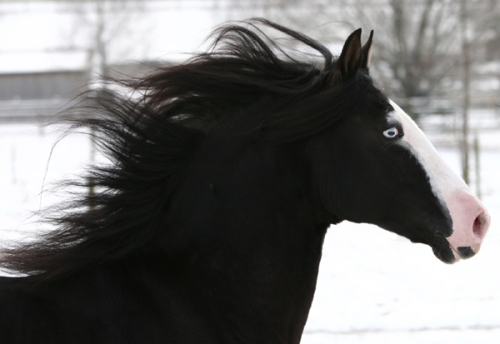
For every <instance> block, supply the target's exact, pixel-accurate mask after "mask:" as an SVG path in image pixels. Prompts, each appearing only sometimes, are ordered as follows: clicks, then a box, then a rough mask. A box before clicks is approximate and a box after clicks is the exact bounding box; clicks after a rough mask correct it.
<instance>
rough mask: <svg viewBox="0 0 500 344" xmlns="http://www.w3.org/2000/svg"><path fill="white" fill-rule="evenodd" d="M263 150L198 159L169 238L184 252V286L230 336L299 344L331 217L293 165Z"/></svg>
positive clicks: (169, 248) (168, 247)
mask: <svg viewBox="0 0 500 344" xmlns="http://www.w3.org/2000/svg"><path fill="white" fill-rule="evenodd" d="M244 154H246V155H244ZM259 154H260V152H250V153H242V154H241V155H242V156H243V158H239V159H236V160H237V162H236V163H234V164H233V165H231V164H230V163H226V162H225V161H223V162H222V163H223V164H224V168H221V167H219V166H220V165H219V166H215V167H214V166H213V165H209V164H208V165H206V164H200V165H199V166H195V167H194V168H193V169H192V170H191V172H190V174H189V175H188V176H187V179H186V183H185V184H184V185H182V186H181V187H180V190H181V191H179V194H178V197H177V199H176V202H172V208H171V209H170V214H169V215H170V216H169V219H170V224H169V225H168V229H166V231H165V233H166V237H165V238H164V239H163V240H161V241H162V242H163V243H164V245H165V247H164V249H165V251H166V252H168V253H169V254H171V256H177V257H183V258H182V259H184V261H182V260H180V262H178V264H179V266H178V268H176V270H177V271H182V273H181V274H180V275H178V281H179V284H180V288H183V290H184V293H186V294H185V297H186V300H190V299H192V300H198V301H197V302H198V303H197V307H200V304H202V305H203V306H201V308H202V309H203V310H204V312H206V314H205V316H206V318H207V321H211V322H212V321H213V323H212V324H211V325H210V327H212V328H218V330H219V332H220V333H224V335H225V336H227V338H226V339H225V340H224V342H228V343H231V342H233V341H234V342H236V341H237V340H236V338H240V340H238V341H237V342H241V343H246V341H244V340H242V339H241V338H246V339H248V342H252V343H257V342H258V343H267V342H272V343H276V342H280V343H281V342H282V343H298V341H299V340H300V336H301V333H302V330H303V326H304V324H305V322H306V319H307V314H308V312H309V308H310V305H311V302H312V298H313V295H314V290H315V285H316V278H317V271H318V267H319V262H320V258H321V248H322V243H323V238H324V234H325V231H326V224H320V223H319V222H318V221H317V219H316V217H315V216H314V214H313V211H312V210H311V206H310V201H309V200H307V197H306V196H305V192H304V187H302V186H300V185H298V184H300V182H299V181H298V180H303V178H297V176H295V175H291V174H292V173H294V172H293V171H294V170H295V169H293V168H289V166H278V164H279V163H278V164H277V163H276V159H278V158H277V157H276V158H275V157H273V156H271V157H270V156H262V154H260V155H259ZM241 155H240V156H241ZM209 158H211V159H215V158H213V157H207V159H209ZM219 163H220V160H219ZM256 169H257V170H256ZM273 173H274V175H273ZM200 190H203V192H200Z"/></svg>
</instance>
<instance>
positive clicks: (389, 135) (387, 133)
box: [384, 127, 399, 139]
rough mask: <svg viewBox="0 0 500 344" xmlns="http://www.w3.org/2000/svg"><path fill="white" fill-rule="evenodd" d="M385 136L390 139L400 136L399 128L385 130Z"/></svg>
mask: <svg viewBox="0 0 500 344" xmlns="http://www.w3.org/2000/svg"><path fill="white" fill-rule="evenodd" d="M384 136H385V137H387V138H388V139H394V138H396V137H398V136H399V130H398V128H396V127H392V128H389V129H387V130H386V131H384Z"/></svg>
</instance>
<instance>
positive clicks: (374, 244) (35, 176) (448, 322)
mask: <svg viewBox="0 0 500 344" xmlns="http://www.w3.org/2000/svg"><path fill="white" fill-rule="evenodd" d="M499 134H500V132H498V131H490V132H485V133H483V134H482V135H481V142H483V145H484V146H485V147H486V148H485V150H484V151H483V152H482V155H481V165H482V181H483V182H482V189H483V195H484V196H483V201H484V203H485V205H486V206H487V207H488V209H489V211H490V214H491V216H492V219H493V222H492V227H491V229H490V232H489V234H488V235H487V237H486V241H485V243H484V245H483V248H482V250H481V252H480V254H479V255H478V256H477V257H474V258H473V259H471V260H468V261H463V262H460V263H458V264H454V265H451V266H450V265H445V264H443V263H441V262H440V261H438V260H437V259H436V258H435V257H434V255H433V254H432V252H431V249H430V248H429V247H427V246H424V245H415V244H411V243H410V242H409V241H408V240H406V239H403V238H400V237H398V236H396V235H394V234H392V233H388V232H385V231H384V230H381V229H379V228H377V227H374V226H370V225H356V224H352V223H342V224H340V225H338V226H334V227H331V228H330V229H329V233H328V235H327V237H326V242H325V246H324V257H323V261H322V264H321V269H320V275H319V281H318V288H317V292H316V296H315V300H314V304H313V307H312V309H311V313H310V316H309V321H308V323H307V326H306V330H305V331H306V332H305V335H304V338H303V343H305V344H322V343H348V344H351V343H384V344H390V343H398V344H400V343H405V344H408V343H409V344H411V343H419V344H431V343H439V344H441V343H454V344H466V343H467V344H472V343H482V344H483V343H484V344H494V343H500V250H499V248H500V233H499V232H500V231H499V228H498V226H499V225H498V224H497V223H499V222H497V216H498V214H500V178H499V176H500V173H499V171H500V149H497V148H499V147H500V140H499V139H498V136H499ZM59 136H60V131H58V130H57V128H51V127H49V128H41V127H38V126H36V125H28V124H25V125H2V126H0V219H1V222H0V242H1V243H5V242H6V241H8V240H18V239H23V238H25V237H27V236H29V233H30V231H32V230H33V228H34V227H35V225H33V223H32V222H33V220H34V218H32V217H30V216H31V212H34V211H36V210H38V209H40V208H44V207H45V206H47V205H49V204H51V203H53V202H55V201H57V198H56V196H54V195H51V194H50V192H43V193H42V190H44V189H48V188H50V187H51V186H52V185H53V183H54V182H55V181H57V180H60V179H62V178H67V177H70V176H72V175H74V174H77V173H79V171H81V169H82V168H83V167H84V166H85V164H86V163H87V162H88V159H89V156H90V147H91V145H90V142H89V141H88V138H87V137H85V136H83V135H70V136H68V137H66V138H65V139H63V140H61V141H60V142H59V143H58V144H57V145H56V146H55V148H54V149H53V150H52V148H53V147H54V143H55V142H56V141H57V139H58V138H59ZM438 148H439V147H438ZM51 150H52V154H51ZM439 150H440V152H441V154H442V155H443V156H444V158H445V160H446V161H447V162H448V163H449V164H450V165H451V166H452V167H453V168H454V169H455V170H457V171H458V170H459V158H458V154H457V152H456V151H455V150H454V149H452V148H440V149H439Z"/></svg>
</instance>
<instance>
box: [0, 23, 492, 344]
mask: <svg viewBox="0 0 500 344" xmlns="http://www.w3.org/2000/svg"><path fill="white" fill-rule="evenodd" d="M263 29H266V30H270V29H274V30H277V31H279V32H281V33H282V34H286V35H288V36H289V37H290V39H293V40H294V41H295V42H296V43H298V44H302V45H303V46H305V47H308V49H309V52H308V53H304V54H303V56H300V55H299V54H298V53H296V54H293V55H292V54H291V53H290V52H289V51H288V50H285V49H284V48H282V47H280V46H279V45H278V44H277V43H275V42H273V41H272V40H271V39H269V38H268V37H267V36H266V35H265V34H264V33H263V31H262V30H263ZM371 46H372V34H370V38H369V40H368V42H367V43H366V44H365V45H364V46H362V45H361V30H357V31H355V32H354V33H352V34H351V35H350V36H349V38H348V39H347V40H346V42H345V45H344V47H343V50H342V53H341V54H340V56H339V57H338V58H334V57H333V56H332V54H331V53H330V51H329V50H328V49H327V48H325V47H324V46H323V45H321V44H320V43H318V42H316V41H315V40H313V39H311V38H309V37H306V36H304V35H302V34H300V33H298V32H295V31H292V30H290V29H287V28H284V27H282V26H279V25H277V24H274V23H271V22H268V21H265V20H253V21H250V22H247V23H244V24H235V25H228V26H224V27H222V28H221V29H219V30H218V31H217V33H216V36H215V43H214V46H213V48H212V49H211V50H210V51H209V52H207V53H203V54H200V55H198V56H196V57H194V58H193V59H191V60H190V61H188V62H187V63H184V64H181V65H176V66H173V67H167V68H164V69H162V70H159V71H157V72H156V73H154V74H152V75H151V76H149V77H146V78H144V79H142V80H135V81H129V82H122V84H124V83H125V84H126V86H128V87H131V88H132V89H133V90H135V93H134V94H133V95H132V96H130V93H127V92H124V93H127V94H128V96H123V95H122V96H120V95H118V94H116V93H111V92H109V93H107V94H104V95H102V94H101V95H99V96H98V97H90V99H87V100H88V101H87V102H86V103H85V104H84V105H82V106H81V108H80V109H78V111H82V108H83V110H85V111H87V113H89V114H91V115H92V116H88V117H87V119H82V120H80V121H79V122H78V123H76V124H75V125H76V126H83V127H85V128H90V129H91V130H89V132H92V133H94V135H95V138H96V140H97V142H98V144H99V145H100V147H101V148H102V151H103V152H104V154H106V155H107V157H109V159H110V161H111V163H110V164H108V165H105V166H100V167H93V168H92V169H91V172H89V175H88V176H85V178H83V179H82V180H84V181H83V182H81V183H79V182H77V183H76V184H77V185H78V186H81V187H84V188H87V187H93V188H94V190H95V193H94V194H90V195H85V196H81V197H77V198H76V199H75V200H74V201H72V202H71V203H70V204H69V205H68V204H66V205H65V206H64V207H62V208H64V209H61V207H60V209H57V211H56V212H55V213H54V212H50V214H53V215H48V216H47V218H48V219H49V220H51V221H52V222H54V223H55V224H56V225H57V228H56V229H55V230H54V231H52V232H49V233H47V234H44V235H42V236H41V237H40V238H39V240H37V241H34V242H30V243H28V244H23V245H19V246H17V247H13V248H10V249H4V250H3V252H2V258H1V267H3V268H8V269H10V270H12V271H15V272H17V273H19V274H22V275H23V277H17V278H7V277H3V278H1V279H0V343H3V344H6V343H16V344H21V343H38V344H40V343H51V344H53V343H106V344H110V343H183V344H186V343H203V344H210V343H218V344H220V343H252V344H255V343H259V344H264V343H273V344H276V343H299V342H300V338H301V335H302V331H303V327H304V324H305V323H306V320H307V315H308V312H309V308H310V305H311V301H312V299H313V295H314V290H315V284H316V278H317V274H318V266H319V262H320V259H321V249H322V244H323V238H324V236H325V233H326V231H327V228H328V227H329V226H330V225H331V224H337V223H339V222H341V221H343V220H349V221H354V222H368V223H373V224H376V225H378V226H380V227H382V228H384V229H387V230H390V231H392V232H395V233H398V234H401V235H403V236H405V237H407V238H408V239H410V240H411V241H413V242H419V243H425V244H428V245H430V246H431V247H432V248H433V250H434V253H435V254H436V256H437V257H438V258H440V259H441V260H443V261H445V262H454V261H456V260H458V259H460V257H462V258H468V257H470V256H472V255H474V254H475V253H476V252H477V250H478V249H479V245H480V242H481V240H482V238H483V236H484V234H485V232H486V230H487V229H488V226H489V221H490V220H489V216H488V214H487V212H486V210H485V209H484V208H483V207H482V206H481V204H480V203H479V201H477V199H476V198H475V197H474V196H472V195H471V194H470V192H469V191H468V189H467V188H466V186H465V184H464V183H463V182H461V181H460V180H459V179H458V178H457V177H456V176H454V175H453V174H452V173H451V172H450V170H449V169H448V168H447V167H446V166H444V164H443V163H442V161H441V160H440V159H439V157H438V156H437V154H436V152H435V151H434V150H433V148H432V146H431V145H430V144H429V142H428V141H426V139H425V137H424V136H423V134H422V133H421V132H420V131H419V130H418V128H417V127H416V125H415V124H414V123H413V122H412V121H411V120H410V119H409V117H408V116H407V115H406V114H404V112H403V111H402V110H401V109H400V108H399V107H397V105H396V104H394V103H393V102H391V101H390V100H389V99H388V98H387V97H386V96H385V95H384V94H383V93H382V92H381V91H380V90H379V89H377V88H376V87H375V86H374V85H373V82H372V80H371V78H370V76H369V72H368V70H369V66H370V56H371ZM311 50H313V51H315V52H316V55H315V56H316V57H314V56H313V55H314V54H311V53H310V51H311ZM89 118H90V119H89ZM54 214H56V215H54Z"/></svg>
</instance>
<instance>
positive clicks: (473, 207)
mask: <svg viewBox="0 0 500 344" xmlns="http://www.w3.org/2000/svg"><path fill="white" fill-rule="evenodd" d="M390 103H391V105H392V107H393V108H394V110H395V111H394V112H393V113H392V114H393V115H394V117H395V118H396V119H397V120H398V121H399V122H400V123H401V124H402V126H403V131H404V136H403V138H402V140H403V141H404V142H407V143H408V146H410V147H411V148H410V150H412V151H413V153H414V154H415V156H416V157H417V159H418V160H419V162H420V163H421V165H422V166H423V168H424V169H425V171H426V172H427V175H428V176H429V181H430V184H431V187H432V189H433V192H434V194H435V195H436V197H437V198H438V199H440V200H441V202H443V203H444V205H445V206H446V208H447V209H448V210H449V212H450V215H451V218H452V221H453V234H452V235H451V236H450V237H448V238H447V239H448V242H449V243H450V245H451V247H452V249H453V252H454V255H455V259H457V260H459V259H460V257H459V256H458V253H457V249H458V248H459V247H470V248H471V249H472V250H473V251H474V252H476V253H477V252H478V251H479V248H480V246H481V241H482V239H483V237H484V235H485V234H486V231H487V230H488V227H489V224H490V217H489V215H488V213H487V211H486V209H485V208H484V207H483V205H482V204H481V202H480V201H479V200H478V199H477V198H476V197H475V196H474V195H473V194H472V192H471V191H470V189H469V187H468V186H467V184H465V182H464V181H463V180H462V179H461V178H460V177H459V176H457V175H456V174H455V173H454V172H453V171H452V170H451V168H450V167H448V165H447V164H446V163H445V162H444V161H443V159H442V158H441V156H440V155H439V153H438V152H437V151H436V149H435V148H434V146H433V145H432V143H431V142H430V141H429V139H428V138H427V137H426V136H425V134H424V133H423V132H422V130H420V128H419V127H418V126H417V124H416V123H415V122H414V121H413V120H412V119H411V118H410V116H408V115H407V114H406V113H405V112H404V111H403V110H402V109H401V108H400V107H399V106H398V105H397V104H396V103H394V102H393V101H390ZM405 146H407V145H405Z"/></svg>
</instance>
